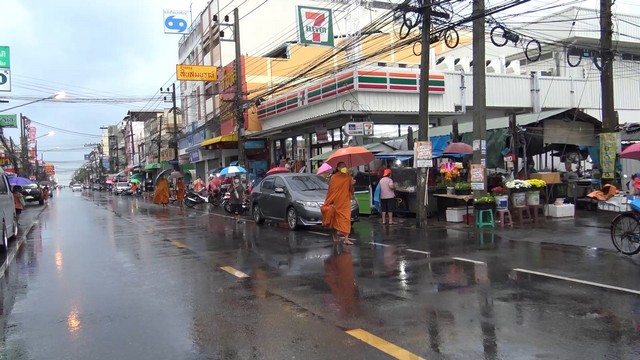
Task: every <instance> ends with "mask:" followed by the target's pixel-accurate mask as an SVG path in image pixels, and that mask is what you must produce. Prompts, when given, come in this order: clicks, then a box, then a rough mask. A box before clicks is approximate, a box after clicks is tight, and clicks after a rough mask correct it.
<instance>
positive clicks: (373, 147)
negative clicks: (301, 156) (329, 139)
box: [309, 142, 393, 161]
mask: <svg viewBox="0 0 640 360" xmlns="http://www.w3.org/2000/svg"><path fill="white" fill-rule="evenodd" d="M362 147H363V148H365V149H367V150H369V151H371V152H372V153H376V152H381V151H384V150H383V149H382V148H384V149H385V150H393V147H391V146H389V145H386V144H384V143H379V142H377V143H372V144H366V145H362ZM336 151H338V149H334V150H331V151H328V152H326V153H323V154H320V155H316V156H314V157H312V158H311V159H309V160H311V161H325V160H327V159H328V158H329V156H331V155H332V154H333V153H335V152H336Z"/></svg>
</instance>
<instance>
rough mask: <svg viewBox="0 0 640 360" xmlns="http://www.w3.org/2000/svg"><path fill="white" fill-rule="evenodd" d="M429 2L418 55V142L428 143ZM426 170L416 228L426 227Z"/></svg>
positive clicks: (420, 177) (420, 174) (424, 11)
mask: <svg viewBox="0 0 640 360" xmlns="http://www.w3.org/2000/svg"><path fill="white" fill-rule="evenodd" d="M430 29H431V0H425V1H424V3H423V8H422V37H421V39H420V43H421V45H422V46H421V48H422V53H421V54H420V105H419V108H418V140H419V141H429V48H430V45H431V40H430V39H431V36H430ZM427 170H428V169H427V168H419V169H418V174H417V184H416V185H417V187H418V206H417V212H416V227H418V228H422V227H427V206H426V205H425V203H424V199H425V198H426V196H427V191H428V190H427V182H428V180H429V179H428V178H427V177H428V171H427Z"/></svg>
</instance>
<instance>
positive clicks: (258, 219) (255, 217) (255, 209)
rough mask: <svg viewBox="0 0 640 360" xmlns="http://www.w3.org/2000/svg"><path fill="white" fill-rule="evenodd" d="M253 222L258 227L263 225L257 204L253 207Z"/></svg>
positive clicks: (260, 211) (262, 218)
mask: <svg viewBox="0 0 640 360" xmlns="http://www.w3.org/2000/svg"><path fill="white" fill-rule="evenodd" d="M253 220H254V221H255V222H256V224H258V225H262V224H264V217H263V216H262V210H261V209H260V206H259V205H258V204H254V205H253Z"/></svg>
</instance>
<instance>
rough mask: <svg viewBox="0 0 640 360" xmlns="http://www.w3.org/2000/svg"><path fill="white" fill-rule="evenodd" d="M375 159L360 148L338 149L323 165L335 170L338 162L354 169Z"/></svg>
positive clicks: (367, 151) (368, 152) (370, 153)
mask: <svg viewBox="0 0 640 360" xmlns="http://www.w3.org/2000/svg"><path fill="white" fill-rule="evenodd" d="M375 159H376V157H375V156H373V153H372V152H371V151H369V150H367V149H365V148H363V147H362V146H351V147H346V148H342V149H338V150H337V151H336V152H334V153H333V154H331V156H329V158H328V159H327V161H325V163H327V164H329V166H331V167H332V168H334V169H335V168H337V167H338V163H339V162H344V163H345V164H347V166H348V167H356V166H361V165H367V164H368V163H370V162H372V161H373V160H375Z"/></svg>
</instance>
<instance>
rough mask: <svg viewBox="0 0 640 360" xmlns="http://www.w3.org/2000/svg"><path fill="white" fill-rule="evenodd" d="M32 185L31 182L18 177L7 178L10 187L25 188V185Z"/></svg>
mask: <svg viewBox="0 0 640 360" xmlns="http://www.w3.org/2000/svg"><path fill="white" fill-rule="evenodd" d="M31 184H33V181H31V180H29V179H27V178H24V177H20V176H16V177H11V178H9V185H11V186H16V185H19V186H25V185H31Z"/></svg>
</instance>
